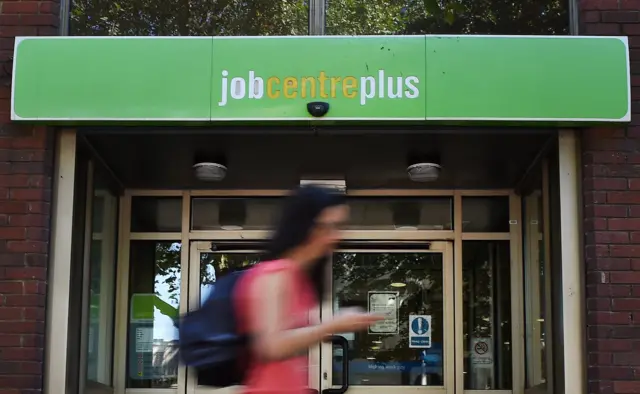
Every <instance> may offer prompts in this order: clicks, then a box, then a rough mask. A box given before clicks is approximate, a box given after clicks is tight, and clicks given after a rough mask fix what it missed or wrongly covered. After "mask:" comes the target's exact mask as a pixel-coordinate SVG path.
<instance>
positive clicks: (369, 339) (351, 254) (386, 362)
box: [311, 242, 455, 394]
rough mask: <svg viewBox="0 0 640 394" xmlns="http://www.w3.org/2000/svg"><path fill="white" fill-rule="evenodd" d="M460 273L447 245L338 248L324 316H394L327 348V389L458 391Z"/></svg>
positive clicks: (323, 360) (336, 393) (323, 354)
mask: <svg viewBox="0 0 640 394" xmlns="http://www.w3.org/2000/svg"><path fill="white" fill-rule="evenodd" d="M453 272H454V271H453V259H452V252H451V244H450V243H446V242H431V243H423V244H421V245H418V246H416V247H411V246H406V245H405V246H403V245H393V246H385V247H383V248H382V247H380V246H374V245H371V246H362V245H360V246H356V245H353V247H349V246H346V247H345V248H344V249H342V250H340V251H338V252H336V253H335V254H334V256H333V264H332V270H331V284H332V291H331V296H330V297H329V299H328V300H327V301H325V302H324V304H323V308H322V311H321V317H322V318H330V317H332V316H333V315H334V314H336V313H339V312H340V310H341V309H343V308H348V307H360V308H363V309H366V310H369V311H371V312H376V313H383V314H385V315H386V316H387V318H386V319H385V320H384V321H382V322H380V323H377V324H375V325H374V326H372V327H370V329H369V330H368V331H367V332H359V333H343V334H341V335H340V337H342V338H338V339H343V340H342V341H341V340H335V339H334V341H333V343H326V344H323V345H321V350H320V370H321V372H320V384H319V386H320V389H321V390H322V391H323V392H324V393H325V394H341V393H344V392H348V393H349V394H358V393H362V394H364V393H365V392H366V393H367V394H372V393H373V394H376V393H380V394H382V393H385V394H386V393H388V392H389V390H390V389H392V390H393V392H394V393H401V392H405V393H409V392H414V391H416V390H420V392H422V393H428V392H438V393H443V392H444V393H453V392H454V381H455V379H454V376H455V374H454V357H455V355H454V313H453V305H454V304H453V280H454V279H453ZM313 364H314V363H313V359H312V360H311V365H313ZM311 383H313V382H311Z"/></svg>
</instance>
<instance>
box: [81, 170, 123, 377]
mask: <svg viewBox="0 0 640 394" xmlns="http://www.w3.org/2000/svg"><path fill="white" fill-rule="evenodd" d="M92 211H93V212H92V231H91V233H92V234H91V246H90V248H91V250H90V255H89V256H90V257H89V258H90V261H89V264H90V265H89V297H90V298H89V327H88V334H87V376H86V378H87V381H92V382H97V383H102V384H104V385H107V386H110V385H111V365H112V356H113V329H114V327H113V317H114V305H115V303H114V299H115V282H116V280H115V277H116V276H115V273H116V242H117V217H118V198H117V196H116V195H114V194H112V193H111V192H110V191H109V189H107V188H106V186H105V185H104V184H103V183H102V182H101V179H100V178H99V176H96V177H95V179H94V190H93V202H92Z"/></svg>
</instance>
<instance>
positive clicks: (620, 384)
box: [613, 380, 640, 394]
mask: <svg viewBox="0 0 640 394" xmlns="http://www.w3.org/2000/svg"><path fill="white" fill-rule="evenodd" d="M613 390H614V391H615V393H616V394H638V393H640V381H630V380H629V381H625V380H620V381H615V382H613Z"/></svg>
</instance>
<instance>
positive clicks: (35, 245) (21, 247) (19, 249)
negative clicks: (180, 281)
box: [7, 241, 634, 257]
mask: <svg viewBox="0 0 640 394" xmlns="http://www.w3.org/2000/svg"><path fill="white" fill-rule="evenodd" d="M7 249H8V250H9V251H10V252H16V253H47V243H46V242H40V241H8V242H7ZM630 257H634V256H630Z"/></svg>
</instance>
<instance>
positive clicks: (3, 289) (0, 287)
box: [0, 281, 22, 294]
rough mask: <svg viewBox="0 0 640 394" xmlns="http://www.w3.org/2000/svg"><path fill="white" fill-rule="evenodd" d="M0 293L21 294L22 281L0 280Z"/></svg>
mask: <svg viewBox="0 0 640 394" xmlns="http://www.w3.org/2000/svg"><path fill="white" fill-rule="evenodd" d="M0 294H22V282H17V281H16V282H8V281H0Z"/></svg>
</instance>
